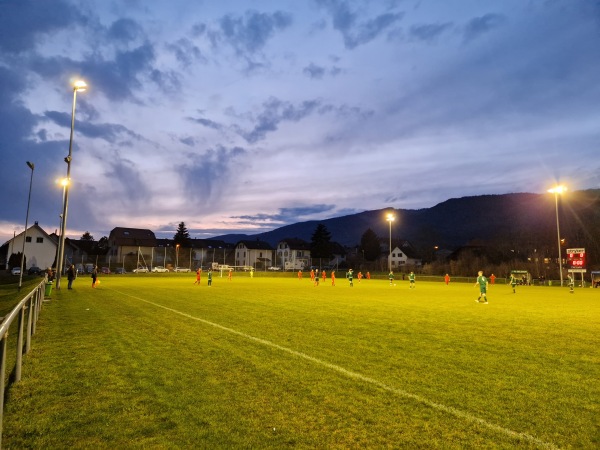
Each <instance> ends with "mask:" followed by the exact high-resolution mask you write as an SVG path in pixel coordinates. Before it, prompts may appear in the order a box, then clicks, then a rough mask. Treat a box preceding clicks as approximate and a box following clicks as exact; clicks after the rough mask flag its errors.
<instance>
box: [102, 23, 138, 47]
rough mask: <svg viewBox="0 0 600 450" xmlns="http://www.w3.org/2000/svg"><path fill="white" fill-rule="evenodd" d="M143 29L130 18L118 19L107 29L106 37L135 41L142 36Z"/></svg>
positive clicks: (120, 40)
mask: <svg viewBox="0 0 600 450" xmlns="http://www.w3.org/2000/svg"><path fill="white" fill-rule="evenodd" d="M143 36H144V31H143V29H142V27H141V26H140V25H139V24H138V23H137V22H136V21H134V20H132V19H127V18H125V19H119V20H117V21H116V22H113V24H112V25H111V26H110V28H109V29H108V38H109V39H111V40H116V41H119V42H123V43H129V42H133V41H136V40H137V39H139V38H143Z"/></svg>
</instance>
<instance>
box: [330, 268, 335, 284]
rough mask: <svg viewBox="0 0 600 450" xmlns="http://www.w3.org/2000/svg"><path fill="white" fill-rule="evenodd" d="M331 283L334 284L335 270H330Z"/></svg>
mask: <svg viewBox="0 0 600 450" xmlns="http://www.w3.org/2000/svg"><path fill="white" fill-rule="evenodd" d="M331 285H332V286H335V270H332V271H331Z"/></svg>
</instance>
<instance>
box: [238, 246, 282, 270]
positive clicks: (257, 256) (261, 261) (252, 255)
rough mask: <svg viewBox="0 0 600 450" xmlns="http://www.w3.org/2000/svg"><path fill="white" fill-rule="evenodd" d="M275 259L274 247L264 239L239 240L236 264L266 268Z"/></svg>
mask: <svg viewBox="0 0 600 450" xmlns="http://www.w3.org/2000/svg"><path fill="white" fill-rule="evenodd" d="M272 261H273V247H271V246H270V245H269V244H268V243H267V242H264V241H259V240H255V241H251V240H246V241H239V242H238V243H237V244H236V246H235V265H236V266H252V267H254V268H255V269H266V268H267V266H269V265H271V263H272Z"/></svg>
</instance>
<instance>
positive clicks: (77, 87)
mask: <svg viewBox="0 0 600 450" xmlns="http://www.w3.org/2000/svg"><path fill="white" fill-rule="evenodd" d="M86 87H87V84H85V82H84V81H81V80H79V81H76V82H75V83H74V84H73V110H72V112H71V137H70V138H69V156H67V157H66V158H65V162H66V163H67V183H66V184H64V185H63V186H64V189H65V190H64V198H63V214H62V224H61V227H60V239H59V244H58V247H59V253H58V262H57V268H56V289H60V276H61V274H62V267H63V258H64V255H65V229H66V227H67V212H68V210H69V180H71V160H72V156H73V132H74V130H75V104H76V103H77V92H83V91H85V89H86Z"/></svg>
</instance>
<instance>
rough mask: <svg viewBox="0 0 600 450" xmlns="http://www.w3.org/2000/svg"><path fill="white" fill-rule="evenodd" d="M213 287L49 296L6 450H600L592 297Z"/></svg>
mask: <svg viewBox="0 0 600 450" xmlns="http://www.w3.org/2000/svg"><path fill="white" fill-rule="evenodd" d="M215 275H216V276H214V277H213V286H212V287H208V286H207V285H206V277H205V276H204V277H203V279H202V284H201V286H197V285H194V284H193V283H194V280H195V274H193V273H192V274H172V275H169V274H142V275H138V276H108V277H103V278H101V281H102V283H101V284H100V287H99V288H98V289H92V288H91V287H90V286H88V284H89V283H88V279H87V278H83V279H79V280H77V281H76V282H75V285H74V287H75V289H74V290H73V291H67V290H63V291H62V292H61V293H56V294H53V299H52V301H51V302H50V303H48V304H46V305H44V308H43V310H42V313H41V318H40V322H39V324H38V331H37V334H36V335H35V338H34V341H33V348H32V350H33V351H32V352H31V353H30V354H28V355H27V357H26V360H25V366H24V368H23V380H22V381H21V382H20V383H18V384H15V385H14V386H13V387H12V388H11V391H10V399H9V401H8V402H7V404H6V413H5V418H4V438H3V444H4V446H5V447H7V448H23V447H28V448H32V447H35V448H39V447H46V448H56V447H59V448H66V447H75V448H90V447H94V448H284V447H292V448H445V449H446V448H457V449H458V448H515V447H517V448H570V447H572V448H598V447H599V446H600V435H599V417H600V407H599V405H600V395H599V394H600V388H599V383H598V380H599V379H600V364H599V363H600V357H599V350H598V348H599V344H600V339H599V337H598V336H599V333H598V331H599V330H600V327H599V325H600V320H599V318H600V290H599V289H589V288H586V289H584V288H578V289H576V291H575V293H574V294H569V291H568V288H557V287H533V286H529V287H528V286H518V287H517V292H516V294H513V292H512V289H511V288H510V286H507V285H494V286H491V287H490V289H489V290H488V298H489V304H488V305H484V304H478V303H475V302H474V300H475V299H476V298H477V296H478V293H479V290H478V288H476V287H474V286H473V284H458V283H450V285H448V286H446V285H445V284H444V283H434V282H423V281H419V279H418V278H417V283H416V289H413V290H411V289H409V288H408V281H396V283H397V284H396V286H390V285H389V283H388V281H387V280H386V281H382V280H364V279H363V280H362V281H361V282H360V283H359V282H358V280H356V278H355V280H354V287H349V286H348V282H347V280H345V279H344V278H342V277H340V278H338V279H337V280H336V286H335V287H332V286H331V280H330V279H326V280H321V282H320V286H318V287H313V285H312V283H311V281H310V280H309V279H307V278H306V277H305V278H304V279H303V280H298V279H297V278H296V277H295V275H293V274H290V275H289V277H285V276H278V277H273V278H271V277H261V276H255V277H254V278H250V276H249V274H248V273H239V272H236V273H235V274H234V276H233V279H232V281H228V280H227V278H226V277H223V278H221V277H219V276H218V274H215ZM90 281H91V280H90Z"/></svg>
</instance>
